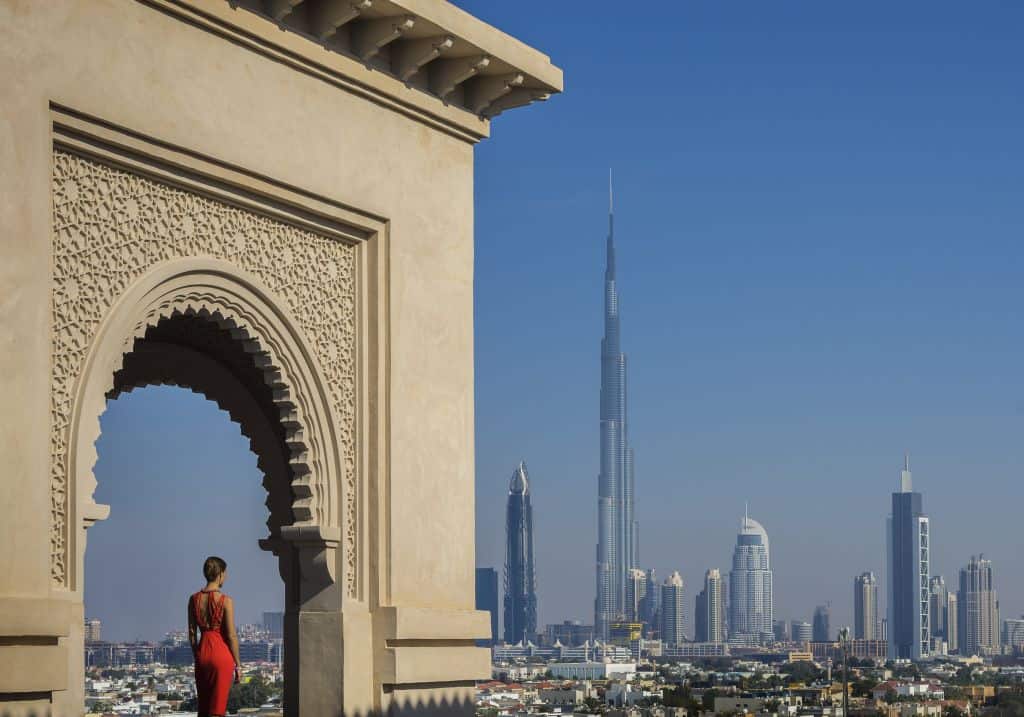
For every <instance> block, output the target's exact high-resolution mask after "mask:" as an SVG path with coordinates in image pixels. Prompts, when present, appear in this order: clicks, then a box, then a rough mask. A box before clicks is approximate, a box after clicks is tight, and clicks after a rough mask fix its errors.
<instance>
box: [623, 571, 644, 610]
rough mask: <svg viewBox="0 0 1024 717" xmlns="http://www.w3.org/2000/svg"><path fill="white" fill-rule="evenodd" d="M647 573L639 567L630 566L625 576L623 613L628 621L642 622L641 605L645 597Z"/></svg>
mask: <svg viewBox="0 0 1024 717" xmlns="http://www.w3.org/2000/svg"><path fill="white" fill-rule="evenodd" d="M647 590H648V586H647V573H646V572H644V571H643V570H640V569H639V568H630V570H629V574H628V576H627V578H626V609H625V611H624V614H625V616H626V619H627V620H629V621H630V622H643V615H642V613H643V605H644V599H645V598H646V597H647Z"/></svg>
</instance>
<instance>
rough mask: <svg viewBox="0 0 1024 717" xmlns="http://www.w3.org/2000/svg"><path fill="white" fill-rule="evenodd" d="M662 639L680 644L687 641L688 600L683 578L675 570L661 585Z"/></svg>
mask: <svg viewBox="0 0 1024 717" xmlns="http://www.w3.org/2000/svg"><path fill="white" fill-rule="evenodd" d="M661 641H662V643H663V644H665V645H679V644H681V643H683V642H685V641H686V602H685V599H684V595H683V578H682V576H681V575H680V574H679V573H678V572H673V573H672V574H671V575H669V576H668V578H666V579H665V582H664V584H662V586H661Z"/></svg>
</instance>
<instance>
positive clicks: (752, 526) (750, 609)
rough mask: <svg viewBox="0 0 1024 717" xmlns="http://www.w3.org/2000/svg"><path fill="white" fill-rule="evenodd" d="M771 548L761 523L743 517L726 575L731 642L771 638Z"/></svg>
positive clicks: (745, 516) (747, 516)
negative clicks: (728, 572) (729, 568)
mask: <svg viewBox="0 0 1024 717" xmlns="http://www.w3.org/2000/svg"><path fill="white" fill-rule="evenodd" d="M774 621H775V620H774V602H773V596H772V567H771V546H770V544H769V541H768V533H767V531H766V530H765V529H764V526H762V525H761V524H760V523H758V522H757V521H756V520H754V519H753V518H751V517H750V516H749V515H747V514H744V516H743V520H742V522H741V523H740V532H739V535H738V536H737V538H736V548H735V550H734V551H733V557H732V572H731V573H730V574H729V635H730V641H731V642H732V641H734V640H733V638H735V641H736V642H737V643H741V642H743V643H746V642H752V643H754V644H765V643H770V642H771V641H772V640H773V639H774V634H773V632H772V627H773V623H774Z"/></svg>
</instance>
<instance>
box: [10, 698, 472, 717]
mask: <svg viewBox="0 0 1024 717" xmlns="http://www.w3.org/2000/svg"><path fill="white" fill-rule="evenodd" d="M474 711H475V705H474V703H473V702H472V701H471V700H463V701H449V700H441V701H438V702H435V701H434V700H430V701H429V702H419V703H415V702H406V703H405V704H403V705H393V706H392V707H391V708H389V709H387V710H383V711H374V712H356V713H349V714H346V713H345V712H342V711H341V710H339V711H338V712H337V713H335V714H333V715H322V716H321V715H315V716H314V717H460V716H464V717H471V716H472V715H473V714H474ZM109 714H113V713H109ZM249 714H255V715H256V717H259V715H260V714H261V713H251V712H250V713H249ZM268 714H270V713H268ZM0 717H81V713H77V714H75V715H59V714H57V713H55V712H52V711H51V710H50V709H48V708H39V707H32V708H26V709H25V710H21V709H18V708H13V709H8V708H0Z"/></svg>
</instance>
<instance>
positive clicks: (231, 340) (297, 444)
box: [69, 258, 345, 713]
mask: <svg viewBox="0 0 1024 717" xmlns="http://www.w3.org/2000/svg"><path fill="white" fill-rule="evenodd" d="M152 384H174V385H178V386H182V387H185V388H189V389H192V390H193V391H196V392H199V393H202V394H204V395H205V396H206V397H207V398H209V399H210V400H213V401H214V402H216V403H217V404H218V405H219V406H220V407H221V408H222V409H224V410H225V411H227V412H228V413H229V415H230V416H231V417H232V419H233V420H235V421H236V422H237V423H239V425H240V426H241V429H242V432H243V434H244V435H246V436H247V437H248V438H249V439H250V441H251V447H252V449H253V452H254V453H255V454H256V456H257V460H258V466H259V467H260V470H261V471H262V472H263V474H264V485H265V487H266V488H267V493H268V498H267V507H268V508H269V511H270V519H269V520H268V523H267V528H268V537H267V538H266V539H265V540H263V541H261V545H262V547H264V548H265V549H267V550H271V551H273V552H274V554H275V555H276V556H277V558H278V561H279V570H280V573H281V577H282V578H283V580H284V583H285V660H284V662H285V673H286V682H285V690H286V692H285V706H286V709H287V710H288V712H289V713H299V712H301V713H316V712H318V711H322V710H324V709H325V708H328V707H331V708H336V706H337V705H340V704H343V683H344V674H343V673H344V655H343V650H344V642H343V639H342V638H343V636H342V607H343V606H342V599H343V596H344V590H343V585H344V584H345V581H344V577H343V576H344V571H345V561H344V560H341V559H340V554H339V551H338V547H339V544H340V538H341V526H340V511H339V507H340V505H342V502H343V500H342V498H343V496H342V494H343V492H344V481H343V480H341V479H340V476H341V475H342V471H343V466H342V464H341V460H340V458H341V454H342V451H341V450H339V447H338V446H337V445H336V443H337V441H336V432H335V430H334V428H333V425H332V424H333V421H332V417H331V410H330V406H329V399H328V397H327V395H326V392H325V391H324V390H323V382H322V380H321V378H320V375H319V371H318V370H317V369H316V367H315V363H314V361H313V358H312V355H311V353H310V352H309V351H308V349H307V347H306V346H305V341H304V339H303V338H302V337H301V335H300V334H299V332H298V329H297V327H296V326H295V323H294V322H293V321H291V320H290V319H289V318H288V317H287V316H286V315H285V312H284V311H283V310H282V308H281V302H280V301H277V300H274V299H273V298H272V297H271V296H270V295H269V293H268V292H267V291H266V290H265V289H261V288H260V287H259V286H258V280H257V279H255V277H252V276H246V275H245V273H244V272H241V271H240V270H239V269H237V268H234V267H229V266H226V265H224V264H223V263H221V262H219V261H217V260H213V259H206V258H193V259H186V260H179V261H172V262H169V263H165V264H161V265H158V267H157V268H155V269H154V270H152V271H151V272H149V273H147V274H146V275H145V276H143V277H142V278H141V279H139V280H138V281H137V282H136V283H135V284H134V285H133V286H132V288H131V289H130V290H129V291H128V292H126V294H125V295H124V296H123V297H121V299H120V300H119V301H118V302H117V304H116V306H114V307H113V308H112V310H111V312H110V314H109V316H108V317H107V318H106V319H105V321H104V322H103V324H102V327H101V328H100V330H99V331H98V332H97V335H96V338H95V342H94V344H93V347H92V350H91V351H90V355H89V358H88V359H87V361H86V363H85V367H84V370H83V374H82V377H81V380H80V390H79V391H78V392H77V395H76V398H75V402H74V409H73V411H72V417H73V418H72V422H71V428H70V430H71V445H70V452H69V455H70V456H71V465H70V466H69V469H70V471H71V475H72V476H73V479H74V480H73V484H74V488H75V492H76V494H77V495H76V501H75V504H76V506H77V513H78V515H79V516H80V518H81V521H80V523H79V530H80V533H79V534H78V535H76V536H74V540H73V546H74V550H75V555H74V557H75V570H74V571H73V573H74V574H76V575H81V570H82V565H83V563H84V554H85V543H86V541H85V531H86V529H87V528H88V527H89V526H90V525H91V524H92V523H93V522H95V520H97V519H101V518H102V517H105V514H106V512H107V509H106V507H105V506H99V505H97V504H96V503H95V502H94V501H93V498H92V494H93V490H94V489H95V485H96V483H95V478H94V477H93V476H92V466H93V464H94V462H95V449H94V447H93V446H94V443H95V440H96V438H97V437H98V435H99V422H98V421H99V415H100V413H101V412H102V410H103V407H104V405H105V399H106V398H113V397H116V396H117V395H119V394H120V393H122V392H125V391H130V390H132V389H133V388H135V387H140V386H146V385H152ZM75 586H76V591H77V592H79V594H80V593H81V587H82V581H81V580H78V579H76V581H75ZM327 636H330V639H328V640H325V637H327ZM325 644H326V645H328V646H329V648H330V649H327V650H325V649H324V646H325ZM71 654H73V655H78V654H81V652H80V650H73V651H72V653H71ZM310 681H312V682H315V684H316V685H317V689H316V690H304V689H303V686H304V685H305V684H306V683H308V682H310Z"/></svg>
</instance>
